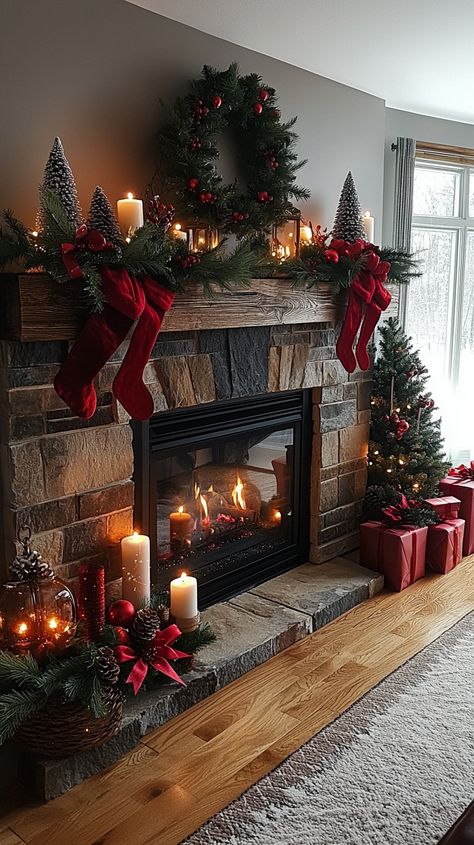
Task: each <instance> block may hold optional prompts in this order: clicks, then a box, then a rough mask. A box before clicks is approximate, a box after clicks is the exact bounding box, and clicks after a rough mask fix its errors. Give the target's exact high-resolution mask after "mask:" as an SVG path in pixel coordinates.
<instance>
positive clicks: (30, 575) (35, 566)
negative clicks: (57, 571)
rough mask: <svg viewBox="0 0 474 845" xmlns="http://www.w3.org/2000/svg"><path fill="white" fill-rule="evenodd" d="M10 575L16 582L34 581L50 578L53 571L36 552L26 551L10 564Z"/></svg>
mask: <svg viewBox="0 0 474 845" xmlns="http://www.w3.org/2000/svg"><path fill="white" fill-rule="evenodd" d="M10 573H11V575H12V576H13V578H14V579H15V580H16V581H34V580H43V579H44V578H50V577H51V576H52V574H53V570H52V569H51V567H50V566H49V565H48V564H47V563H46V561H44V560H43V559H42V557H41V555H40V554H39V553H38V552H35V551H29V550H28V552H27V553H25V552H23V553H22V554H19V555H18V556H17V557H16V558H15V560H14V561H13V563H12V564H10Z"/></svg>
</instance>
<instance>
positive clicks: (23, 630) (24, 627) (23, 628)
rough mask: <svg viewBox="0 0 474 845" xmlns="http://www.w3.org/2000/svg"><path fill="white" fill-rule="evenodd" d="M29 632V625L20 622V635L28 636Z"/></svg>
mask: <svg viewBox="0 0 474 845" xmlns="http://www.w3.org/2000/svg"><path fill="white" fill-rule="evenodd" d="M27 630H28V625H27V624H26V622H20V624H19V625H18V633H19V634H26V632H27Z"/></svg>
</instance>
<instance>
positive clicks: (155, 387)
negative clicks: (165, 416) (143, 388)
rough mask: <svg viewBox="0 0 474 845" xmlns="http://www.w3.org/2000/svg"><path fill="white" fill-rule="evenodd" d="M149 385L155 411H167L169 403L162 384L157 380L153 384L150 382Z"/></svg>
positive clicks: (157, 412)
mask: <svg viewBox="0 0 474 845" xmlns="http://www.w3.org/2000/svg"><path fill="white" fill-rule="evenodd" d="M147 387H148V390H149V391H150V395H151V397H152V399H153V413H154V414H159V413H160V411H166V410H167V409H168V403H167V401H166V396H165V394H164V393H163V390H162V387H161V384H159V383H158V382H157V381H156V382H153V383H152V384H148V385H147Z"/></svg>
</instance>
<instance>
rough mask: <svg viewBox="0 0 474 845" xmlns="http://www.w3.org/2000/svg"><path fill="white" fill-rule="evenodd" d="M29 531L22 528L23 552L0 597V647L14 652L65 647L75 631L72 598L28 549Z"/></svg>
mask: <svg viewBox="0 0 474 845" xmlns="http://www.w3.org/2000/svg"><path fill="white" fill-rule="evenodd" d="M30 539H31V530H30V528H29V527H28V526H24V525H23V526H21V528H20V529H19V531H18V540H19V542H20V543H21V546H22V549H21V552H20V554H19V555H18V556H17V557H16V558H15V560H14V561H13V563H12V564H11V565H10V575H11V580H10V581H8V582H7V583H6V584H4V586H3V590H2V592H1V594H0V645H1V646H2V647H3V648H8V649H11V650H13V651H17V652H25V653H26V652H28V651H33V653H39V651H38V649H39V647H41V649H43V647H44V648H45V649H48V650H51V651H54V650H56V649H57V650H61V649H63V648H65V647H66V646H67V645H68V643H69V642H70V640H72V638H73V636H74V634H75V632H76V605H75V601H74V596H73V594H72V592H71V590H70V589H69V587H67V586H66V584H65V583H64V581H62V580H61V579H60V578H57V577H56V576H55V574H54V572H53V570H52V569H51V567H50V566H49V565H48V564H47V563H46V561H44V560H42V558H41V555H40V554H38V552H36V551H32V550H31V548H30Z"/></svg>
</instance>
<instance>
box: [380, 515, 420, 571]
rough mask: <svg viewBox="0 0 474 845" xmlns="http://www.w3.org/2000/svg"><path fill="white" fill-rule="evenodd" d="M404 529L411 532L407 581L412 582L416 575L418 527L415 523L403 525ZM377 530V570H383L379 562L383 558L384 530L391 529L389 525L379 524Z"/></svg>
mask: <svg viewBox="0 0 474 845" xmlns="http://www.w3.org/2000/svg"><path fill="white" fill-rule="evenodd" d="M404 528H405V530H406V531H408V532H409V533H410V534H411V553H410V581H409V583H410V584H412V583H413V581H414V580H415V576H416V563H417V559H418V536H419V535H418V529H417V526H416V525H406V526H404ZM380 529H381V530H380V532H379V539H378V553H377V566H378V572H383V569H381V568H380V562H381V561H382V560H383V546H384V538H385V532H386V531H390V530H392V529H391V527H390V526H384V525H381V526H380ZM384 574H385V573H384Z"/></svg>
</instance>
